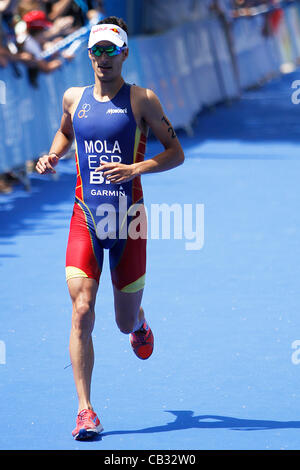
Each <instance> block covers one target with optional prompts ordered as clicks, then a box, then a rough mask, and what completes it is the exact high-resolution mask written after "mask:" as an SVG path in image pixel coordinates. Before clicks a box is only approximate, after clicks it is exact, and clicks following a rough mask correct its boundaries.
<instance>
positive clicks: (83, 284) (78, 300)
mask: <svg viewBox="0 0 300 470" xmlns="http://www.w3.org/2000/svg"><path fill="white" fill-rule="evenodd" d="M67 284H68V289H69V294H70V297H71V300H72V302H73V304H74V305H78V306H80V305H86V306H88V307H89V309H90V310H93V309H94V307H95V302H96V296H97V291H98V282H97V281H95V280H94V279H88V278H84V277H81V278H80V277H78V278H73V279H69V280H68V281H67Z"/></svg>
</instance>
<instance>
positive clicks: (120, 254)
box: [66, 83, 147, 292]
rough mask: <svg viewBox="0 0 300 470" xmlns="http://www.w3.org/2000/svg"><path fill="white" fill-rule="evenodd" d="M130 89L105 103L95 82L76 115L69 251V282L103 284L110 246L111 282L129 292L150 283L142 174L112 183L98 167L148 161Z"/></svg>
mask: <svg viewBox="0 0 300 470" xmlns="http://www.w3.org/2000/svg"><path fill="white" fill-rule="evenodd" d="M130 89H131V85H129V84H127V83H124V84H123V86H122V87H121V89H120V90H119V92H118V93H117V95H116V96H115V97H114V98H113V99H112V100H111V101H107V102H100V101H98V100H96V99H95V98H94V85H92V86H88V87H86V88H85V89H84V91H83V93H82V96H81V99H80V101H79V104H78V106H77V109H76V111H75V113H74V117H73V128H74V135H75V158H76V170H77V183H76V189H75V203H74V208H73V214H72V218H71V223H70V233H69V239H68V246H67V253H66V278H67V280H68V279H72V278H75V277H87V278H92V279H95V280H96V281H97V282H98V283H99V279H100V275H101V270H102V265H103V256H104V249H108V250H109V263H110V270H111V278H112V282H113V284H114V285H115V286H116V287H117V288H118V289H119V290H122V291H124V292H136V291H138V290H140V289H142V288H143V287H144V283H145V269H146V232H147V228H146V223H147V222H146V214H145V211H144V206H143V191H142V186H141V181H140V177H139V176H138V177H135V178H134V179H133V180H131V181H129V182H127V183H122V184H116V183H111V182H110V181H109V180H107V179H106V178H105V177H103V174H102V172H95V169H96V168H97V167H99V166H100V164H101V162H121V163H124V164H132V163H135V162H139V161H142V160H143V159H144V154H145V148H146V137H145V135H144V134H143V133H142V132H141V131H140V129H139V128H138V126H137V124H136V121H135V118H134V115H133V112H132V109H131V103H130ZM136 208H138V210H137V211H135V210H134V209H136ZM130 227H131V228H132V227H133V228H134V235H132V232H131V230H130Z"/></svg>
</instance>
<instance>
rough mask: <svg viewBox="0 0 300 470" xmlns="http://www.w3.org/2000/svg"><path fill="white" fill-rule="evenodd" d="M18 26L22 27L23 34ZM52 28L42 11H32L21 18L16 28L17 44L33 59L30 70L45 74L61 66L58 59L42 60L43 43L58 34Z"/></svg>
mask: <svg viewBox="0 0 300 470" xmlns="http://www.w3.org/2000/svg"><path fill="white" fill-rule="evenodd" d="M18 26H19V28H18ZM20 26H23V28H24V30H23V32H22V28H21V27H20ZM52 28H53V24H52V23H51V22H49V21H48V20H47V17H46V14H45V13H44V12H43V11H42V10H33V11H30V12H29V13H26V14H25V15H24V16H23V20H22V23H19V25H17V26H16V29H17V31H18V32H19V35H18V43H19V47H20V49H21V50H22V51H23V52H27V53H29V54H30V55H31V56H32V57H33V58H34V59H35V62H34V64H32V67H31V68H35V69H37V70H40V71H42V72H46V73H48V72H52V71H54V70H56V69H57V68H59V67H60V66H61V64H62V61H61V60H60V59H53V60H50V61H46V60H43V58H42V52H43V49H44V45H45V43H46V42H47V41H49V40H50V39H51V38H52V39H53V38H55V36H56V35H58V33H59V31H57V29H55V28H54V31H53V29H52Z"/></svg>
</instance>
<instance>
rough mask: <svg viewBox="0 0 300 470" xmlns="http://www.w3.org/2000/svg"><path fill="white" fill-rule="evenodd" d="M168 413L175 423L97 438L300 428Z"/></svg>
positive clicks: (289, 423)
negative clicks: (125, 435)
mask: <svg viewBox="0 0 300 470" xmlns="http://www.w3.org/2000/svg"><path fill="white" fill-rule="evenodd" d="M167 412H168V413H172V414H173V415H174V416H175V417H176V419H175V421H172V422H170V423H167V424H163V425H159V426H152V427H149V428H144V429H134V430H124V431H109V432H103V433H102V434H100V435H99V436H97V438H96V440H98V441H101V440H102V439H103V438H105V437H107V436H116V435H124V434H148V433H156V432H170V431H180V430H182V429H230V430H232V431H264V430H270V429H289V428H293V429H298V428H300V421H271V420H259V419H240V418H232V417H230V416H219V415H199V416H194V411H191V410H180V411H176V410H173V411H171V410H167Z"/></svg>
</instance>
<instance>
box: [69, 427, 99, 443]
mask: <svg viewBox="0 0 300 470" xmlns="http://www.w3.org/2000/svg"><path fill="white" fill-rule="evenodd" d="M102 431H104V428H103V426H102V425H101V424H99V426H97V427H96V428H95V429H94V428H93V429H85V428H82V429H80V430H79V433H78V434H76V435H75V436H73V437H74V439H75V440H76V441H84V440H87V439H92V438H94V437H96V436H98V434H100V433H101V432H102Z"/></svg>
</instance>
